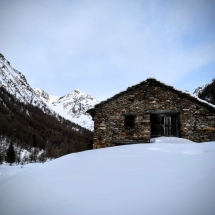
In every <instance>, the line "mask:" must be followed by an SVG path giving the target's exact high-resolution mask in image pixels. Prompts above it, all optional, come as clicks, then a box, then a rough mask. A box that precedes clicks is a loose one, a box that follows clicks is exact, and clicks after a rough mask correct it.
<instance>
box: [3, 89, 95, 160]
mask: <svg viewBox="0 0 215 215" xmlns="http://www.w3.org/2000/svg"><path fill="white" fill-rule="evenodd" d="M0 135H1V138H7V139H8V140H9V142H11V141H12V142H15V143H16V144H17V145H18V146H21V147H22V148H28V149H29V147H30V148H31V147H34V148H38V149H43V150H44V152H45V156H46V157H48V158H57V157H60V156H63V155H65V154H68V153H71V152H79V151H83V150H87V149H90V148H91V140H92V132H90V131H89V130H87V129H85V128H82V127H80V126H79V125H76V124H74V123H72V122H71V121H69V120H66V119H64V118H62V117H61V116H57V117H55V116H54V115H51V114H50V115H48V114H46V113H44V112H43V111H42V110H41V109H40V108H38V107H36V106H33V105H31V104H24V103H21V102H19V101H18V100H17V99H16V98H15V97H14V96H12V95H11V94H9V93H8V92H7V91H6V90H5V89H4V88H3V87H0Z"/></svg>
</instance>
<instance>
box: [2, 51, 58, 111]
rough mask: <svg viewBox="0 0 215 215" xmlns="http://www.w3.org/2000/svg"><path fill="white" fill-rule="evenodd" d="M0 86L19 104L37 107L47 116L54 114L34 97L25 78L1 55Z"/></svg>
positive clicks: (41, 101) (34, 94)
mask: <svg viewBox="0 0 215 215" xmlns="http://www.w3.org/2000/svg"><path fill="white" fill-rule="evenodd" d="M0 86H3V87H4V88H5V89H6V91H8V92H9V93H10V94H12V95H13V96H14V97H16V98H17V99H18V100H19V101H20V102H23V103H25V104H32V105H34V106H37V107H39V108H41V109H42V110H43V111H44V112H45V113H47V114H51V113H52V114H54V112H53V110H51V109H50V108H49V107H48V106H47V104H46V103H45V102H43V100H41V99H40V98H39V97H38V96H37V95H36V93H35V92H34V90H33V89H32V88H31V86H30V85H29V84H28V82H27V80H26V78H25V76H24V75H23V74H22V73H21V72H19V71H17V70H16V69H14V68H13V67H12V66H11V65H10V62H9V61H7V60H6V59H5V57H4V56H3V55H2V54H0Z"/></svg>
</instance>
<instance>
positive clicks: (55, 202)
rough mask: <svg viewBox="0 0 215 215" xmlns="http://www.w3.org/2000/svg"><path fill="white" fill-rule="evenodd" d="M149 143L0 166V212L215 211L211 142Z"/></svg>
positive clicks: (153, 214)
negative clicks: (39, 162)
mask: <svg viewBox="0 0 215 215" xmlns="http://www.w3.org/2000/svg"><path fill="white" fill-rule="evenodd" d="M152 142H153V143H149V144H136V145H126V146H118V147H111V148H105V149H98V150H91V151H85V152H81V153H74V154H70V155H66V156H64V157H61V158H58V159H56V160H53V161H50V162H47V163H45V164H28V165H25V166H24V167H23V168H21V167H20V166H9V165H8V164H4V165H1V166H0V214H2V215H9V214H11V215H39V214H40V215H41V214H46V215H59V214H62V215H67V214H68V215H91V214H92V215H131V214H132V215H133V214H134V215H143V214H146V215H161V214H162V215H214V214H215V204H214V203H215V142H207V143H193V142H190V141H186V142H185V140H180V139H174V138H173V139H169V138H159V139H156V140H153V141H152ZM181 143H183V144H181Z"/></svg>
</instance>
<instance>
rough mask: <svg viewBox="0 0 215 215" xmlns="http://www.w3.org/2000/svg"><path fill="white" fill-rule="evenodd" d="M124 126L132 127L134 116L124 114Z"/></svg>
mask: <svg viewBox="0 0 215 215" xmlns="http://www.w3.org/2000/svg"><path fill="white" fill-rule="evenodd" d="M125 127H134V116H125Z"/></svg>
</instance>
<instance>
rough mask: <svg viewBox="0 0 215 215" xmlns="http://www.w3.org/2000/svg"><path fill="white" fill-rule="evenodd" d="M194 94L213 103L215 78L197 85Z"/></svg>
mask: <svg viewBox="0 0 215 215" xmlns="http://www.w3.org/2000/svg"><path fill="white" fill-rule="evenodd" d="M194 94H195V95H196V96H198V97H199V98H200V99H204V100H205V101H207V102H210V103H212V104H215V79H213V80H212V81H211V82H210V83H208V84H205V85H202V86H200V87H198V88H197V89H196V90H195V91H194Z"/></svg>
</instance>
